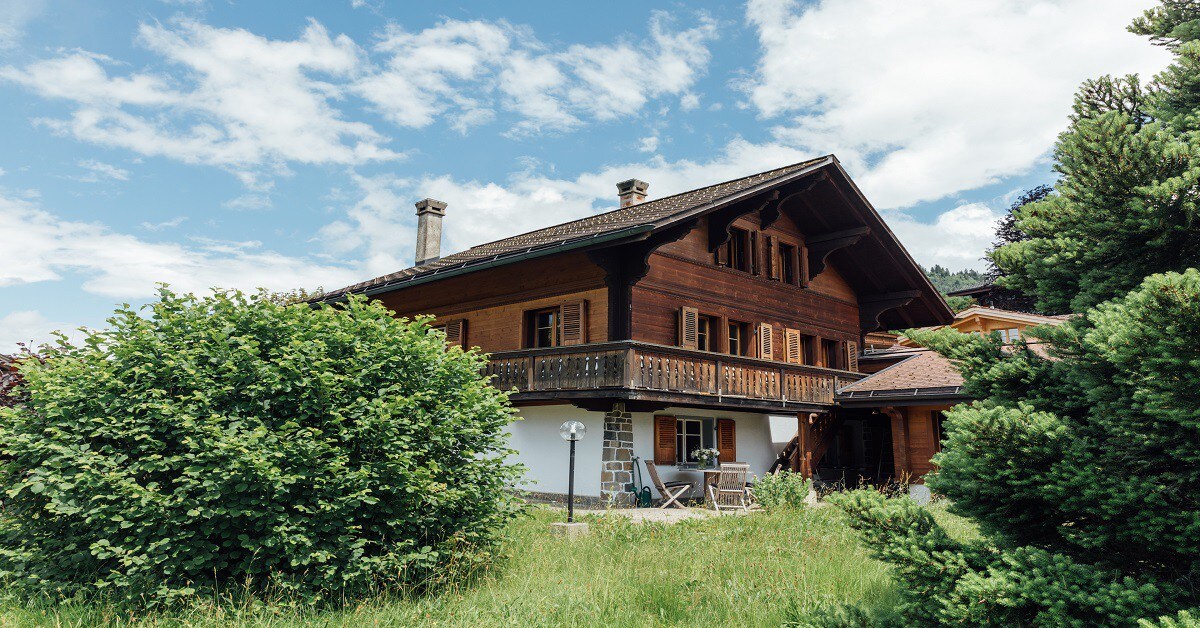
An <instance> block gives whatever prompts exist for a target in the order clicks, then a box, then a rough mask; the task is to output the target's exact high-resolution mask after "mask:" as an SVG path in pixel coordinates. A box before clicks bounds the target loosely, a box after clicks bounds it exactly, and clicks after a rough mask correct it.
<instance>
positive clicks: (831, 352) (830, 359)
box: [821, 340, 842, 369]
mask: <svg viewBox="0 0 1200 628" xmlns="http://www.w3.org/2000/svg"><path fill="white" fill-rule="evenodd" d="M841 357H842V352H841V350H840V347H838V341H836V340H822V341H821V362H822V363H821V366H824V367H825V368H830V369H837V368H842V365H841Z"/></svg>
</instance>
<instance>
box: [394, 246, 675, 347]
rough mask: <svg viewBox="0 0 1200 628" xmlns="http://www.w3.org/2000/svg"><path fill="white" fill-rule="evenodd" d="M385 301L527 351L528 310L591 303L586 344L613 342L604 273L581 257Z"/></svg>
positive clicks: (471, 337) (476, 340) (481, 342)
mask: <svg viewBox="0 0 1200 628" xmlns="http://www.w3.org/2000/svg"><path fill="white" fill-rule="evenodd" d="M380 301H381V302H382V303H383V304H384V305H386V306H388V307H389V308H391V309H392V310H393V311H395V312H396V314H397V315H398V316H409V317H412V316H416V315H419V314H429V315H432V316H436V317H437V318H438V322H444V321H449V320H455V319H461V320H466V321H467V328H468V329H469V332H468V337H467V343H468V344H469V345H471V346H478V347H480V348H481V349H483V350H484V351H487V352H495V351H511V350H514V349H520V348H522V345H523V338H522V327H523V324H524V323H523V313H524V312H526V311H527V310H532V309H538V308H544V307H553V306H561V305H567V304H571V303H578V302H579V301H586V302H587V305H586V306H585V307H586V310H585V312H586V316H585V317H584V320H585V322H586V325H587V327H586V333H585V334H584V338H585V340H584V342H604V341H606V340H608V290H607V288H605V287H604V273H603V271H601V270H600V268H598V267H597V266H596V265H595V264H592V263H591V262H590V261H588V259H587V257H586V256H585V255H584V254H582V253H571V254H565V255H558V256H554V257H548V258H544V259H537V260H530V261H527V262H520V263H516V264H510V265H507V266H502V267H499V268H493V269H487V270H481V271H477V272H474V273H470V274H467V275H463V276H459V277H450V278H447V279H443V280H440V281H436V282H432V283H428V284H423V285H419V286H413V287H411V288H406V289H403V290H398V291H396V292H390V293H387V294H384V295H381V296H380ZM668 344H673V343H668Z"/></svg>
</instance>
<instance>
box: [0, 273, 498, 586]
mask: <svg viewBox="0 0 1200 628" xmlns="http://www.w3.org/2000/svg"><path fill="white" fill-rule="evenodd" d="M145 314H146V315H145V316H140V315H139V313H138V312H136V311H134V310H133V309H130V308H129V307H127V306H126V307H123V308H122V309H119V310H117V312H116V313H115V315H114V316H113V317H112V318H110V319H109V325H110V326H109V328H108V329H106V330H103V331H98V332H93V333H91V334H90V335H89V336H88V337H87V338H86V339H85V340H84V341H83V342H82V343H80V344H78V345H70V344H67V343H66V342H65V341H60V346H59V347H58V348H57V349H56V350H55V351H54V352H53V353H52V354H51V355H50V356H49V357H48V359H47V360H46V361H45V362H44V363H38V362H37V361H25V362H23V363H22V364H21V373H22V375H23V376H24V378H25V381H26V383H25V386H26V388H27V392H28V393H29V398H28V400H27V401H26V402H24V403H22V404H18V406H17V407H15V408H11V409H3V410H0V455H2V456H3V458H5V459H6V460H5V462H4V464H3V477H4V482H5V486H6V488H7V492H6V499H5V508H4V511H3V513H2V514H0V575H2V576H3V578H5V579H6V580H7V581H8V582H9V583H10V586H14V587H15V588H16V589H17V590H19V591H22V592H25V593H27V594H33V593H48V594H52V595H68V596H69V595H85V596H86V595H93V594H105V595H108V596H115V597H119V598H125V599H129V600H142V601H150V602H152V603H163V602H172V601H177V600H181V599H184V598H187V597H189V596H192V595H196V594H200V593H203V594H210V593H211V591H212V590H213V588H214V587H217V588H222V589H224V590H228V589H229V588H231V587H236V588H238V589H243V588H245V587H247V586H248V587H249V588H250V589H251V590H253V591H257V592H264V591H270V592H274V593H283V594H286V595H290V596H295V597H299V598H302V599H305V600H319V599H329V598H333V597H341V596H354V595H359V594H362V593H364V592H367V591H374V590H378V589H380V588H385V587H390V586H408V585H421V584H422V583H427V582H429V581H430V578H431V577H433V576H435V575H444V574H445V573H446V570H447V569H448V568H449V567H450V566H451V565H454V566H459V567H461V566H463V565H469V564H470V563H471V562H472V561H474V560H479V559H481V558H482V557H484V556H485V555H486V551H487V550H488V549H489V548H490V547H491V544H492V542H493V539H494V536H495V534H496V532H497V530H498V529H499V528H500V527H501V526H502V525H503V524H504V523H505V522H506V521H507V519H508V518H509V517H510V516H511V514H512V513H513V506H514V503H513V501H512V497H510V493H509V491H507V490H506V489H507V488H508V487H509V486H510V485H511V484H512V483H513V482H514V480H515V478H516V476H517V473H518V470H517V469H516V468H515V467H513V466H511V465H509V464H507V463H506V462H505V461H504V459H503V458H504V456H505V455H506V454H507V450H506V448H505V436H504V427H505V425H506V424H507V423H508V422H509V421H510V420H511V419H512V418H513V413H512V410H511V409H510V407H509V405H508V403H507V399H506V395H505V394H503V393H500V392H497V391H496V390H495V389H493V388H491V387H490V386H488V385H487V382H486V381H485V380H484V379H483V378H482V377H481V376H480V374H479V373H480V367H481V365H482V364H483V358H482V357H481V356H479V355H476V354H474V353H472V352H463V351H461V350H458V349H452V350H449V351H447V350H446V344H445V339H444V337H443V336H442V335H441V334H439V333H437V332H433V331H431V330H430V328H429V327H428V326H427V325H426V323H425V322H424V321H421V320H418V321H408V320H404V319H396V318H393V317H392V316H391V314H390V312H389V311H387V310H386V309H385V308H383V307H382V306H380V305H378V304H368V303H367V302H365V301H362V300H351V301H350V302H349V303H348V304H346V305H345V307H344V308H342V309H334V308H331V307H321V308H318V309H313V308H309V307H307V306H303V305H301V306H291V307H288V306H284V305H281V304H278V303H276V302H274V301H272V300H271V299H269V298H268V297H266V296H258V297H245V296H243V295H241V294H240V293H219V294H217V295H215V296H212V297H205V298H198V297H195V296H192V295H187V296H177V295H175V294H172V293H171V292H169V291H167V290H166V289H165V288H164V289H163V290H162V291H161V295H160V299H159V300H158V301H157V302H155V303H153V304H152V305H150V306H147V311H146V312H145Z"/></svg>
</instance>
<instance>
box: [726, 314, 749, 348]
mask: <svg viewBox="0 0 1200 628" xmlns="http://www.w3.org/2000/svg"><path fill="white" fill-rule="evenodd" d="M728 330H729V344H728V345H726V346H727V347H729V351H728V353H729V355H747V354H748V352H749V349H750V347H749V346H748V345H749V341H750V325H749V324H747V323H741V322H738V321H729V325H728Z"/></svg>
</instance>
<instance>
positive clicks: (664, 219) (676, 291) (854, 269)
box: [322, 156, 952, 501]
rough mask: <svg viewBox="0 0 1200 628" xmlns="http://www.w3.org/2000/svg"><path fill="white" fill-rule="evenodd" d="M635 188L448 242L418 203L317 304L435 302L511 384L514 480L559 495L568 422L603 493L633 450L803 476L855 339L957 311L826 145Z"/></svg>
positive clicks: (462, 339)
mask: <svg viewBox="0 0 1200 628" xmlns="http://www.w3.org/2000/svg"><path fill="white" fill-rule="evenodd" d="M647 191H648V190H647V184H645V183H644V182H641V181H637V180H631V181H626V182H623V183H621V184H619V185H618V192H619V199H620V207H619V208H618V209H616V210H613V211H610V212H607V213H603V214H598V215H595V216H591V217H588V218H584V219H581V220H576V221H573V222H568V223H565V224H561V225H557V226H553V227H549V228H546V229H541V230H538V231H534V232H530V233H526V234H522V235H518V236H514V237H511V238H507V239H504V240H499V241H497V242H492V243H488V244H484V245H480V246H477V247H474V248H471V249H469V250H466V251H463V252H460V253H456V254H453V255H449V256H446V257H441V256H439V252H440V251H439V247H440V230H441V220H442V217H443V216H444V215H445V213H446V205H445V204H444V203H440V202H438V201H433V200H430V199H426V200H425V201H422V202H421V203H418V204H417V208H418V217H419V218H418V232H419V235H418V241H419V244H418V258H419V263H418V265H416V266H414V267H413V268H409V269H406V270H403V271H400V272H397V273H393V274H391V275H386V276H383V277H379V278H376V279H372V280H370V281H366V282H363V283H360V284H356V285H353V286H349V287H346V288H343V289H341V290H337V291H334V292H331V293H328V294H326V295H324V296H323V297H322V300H325V301H336V300H339V299H344V298H345V297H346V295H348V294H352V293H357V294H365V295H367V296H369V297H370V298H373V299H377V300H379V301H381V302H382V303H383V304H385V305H387V306H388V307H389V308H391V309H392V310H394V311H395V313H396V314H397V315H398V316H415V315H418V314H429V315H433V316H435V317H436V320H435V325H436V326H437V327H439V328H441V329H443V330H444V331H445V332H446V335H447V338H448V341H449V342H450V343H452V344H455V345H460V346H462V347H478V348H479V349H480V350H481V351H483V352H486V353H488V354H489V355H490V361H489V364H488V367H487V373H488V375H490V376H491V377H493V379H494V382H495V385H496V386H498V387H500V388H504V389H510V390H513V391H515V392H514V393H513V395H512V397H511V399H512V401H513V403H514V405H515V406H517V407H518V408H519V411H520V415H521V418H522V420H521V421H518V422H516V423H514V424H513V425H512V427H511V431H512V436H511V444H512V446H513V447H514V448H515V449H516V450H517V451H518V452H519V458H520V460H519V461H520V462H522V463H524V464H525V465H526V466H527V467H528V469H529V478H530V481H531V484H529V485H528V486H526V487H525V488H527V489H529V490H531V491H534V492H542V493H554V494H558V493H565V492H566V488H567V486H566V483H567V477H566V476H567V474H566V463H567V457H566V451H567V449H566V447H565V445H564V444H563V443H562V442H561V440H560V439H559V436H558V434H557V428H558V426H559V425H560V424H561V423H562V422H563V421H565V420H567V419H575V420H579V421H582V422H583V423H584V424H585V425H586V426H587V428H588V437H587V438H585V439H584V440H583V441H581V442H580V444H579V449H578V453H577V456H578V457H577V463H576V469H577V471H576V491H577V493H578V494H582V495H590V496H594V497H597V498H599V499H601V500H606V501H620V500H622V499H624V498H626V497H627V496H628V495H629V493H628V492H627V491H628V484H629V483H630V482H631V481H633V479H634V477H633V474H632V471H633V467H634V460H635V459H637V458H640V459H643V460H654V461H655V462H657V463H658V464H659V467H660V471H661V472H662V475H663V476H664V479H666V480H672V479H684V480H689V481H696V482H699V474H698V473H697V472H696V471H695V469H694V465H693V464H692V462H691V460H690V455H691V452H692V451H694V450H695V449H699V448H701V447H704V448H708V447H712V448H716V449H718V450H719V451H720V460H722V461H745V462H748V463H750V465H751V468H752V470H753V471H754V472H756V473H764V472H766V471H768V470H769V469H771V468H772V467H773V466H776V465H777V463H778V464H780V465H788V466H792V467H793V468H796V469H797V470H802V471H805V472H806V473H810V474H811V473H812V472H813V469H814V467H815V466H816V465H817V463H819V461H820V460H821V458H822V455H823V454H824V452H825V450H826V449H827V448H828V446H829V443H830V439H831V438H832V434H833V432H832V431H831V426H832V425H834V424H835V414H834V411H835V407H836V402H835V395H836V393H837V391H838V390H839V389H841V388H844V387H845V386H848V385H850V384H853V383H854V382H856V381H858V380H861V379H863V378H864V377H866V374H865V373H864V372H863V365H862V361H861V355H862V349H863V347H864V346H866V345H865V344H864V339H865V338H866V337H867V336H868V335H869V334H871V333H872V332H876V331H878V330H887V329H901V328H910V327H921V326H930V325H939V324H945V323H948V322H950V320H951V319H952V315H951V312H950V310H949V309H948V308H947V307H946V304H945V302H944V301H943V300H942V298H941V296H940V295H939V294H938V292H937V290H935V289H934V288H933V286H932V285H930V283H929V281H928V280H927V279H926V278H925V276H924V274H923V273H922V272H921V270H920V269H919V268H918V266H917V265H916V263H914V262H913V260H912V258H911V257H910V256H909V254H908V253H907V252H906V251H905V249H904V247H903V246H901V244H900V243H899V242H898V241H897V239H896V237H895V236H894V235H893V234H892V232H891V231H890V230H889V229H888V228H887V226H886V225H885V224H884V223H883V220H882V219H881V218H880V216H879V214H878V213H877V212H876V211H875V210H874V209H873V208H872V207H871V205H870V203H869V202H867V200H866V199H865V198H864V197H863V195H862V194H861V193H860V192H859V191H858V189H857V187H856V186H855V185H854V183H853V182H852V181H851V180H850V178H849V177H848V176H847V174H846V173H845V171H844V170H843V169H842V167H841V166H840V164H839V163H838V161H837V160H836V158H834V157H832V156H827V157H823V158H820V159H814V160H811V161H807V162H803V163H799V164H793V165H790V166H787V167H784V168H779V169H776V170H772V171H769V172H764V173H760V174H756V175H752V176H748V177H744V178H741V179H736V180H733V181H727V182H724V183H719V184H716V185H710V186H707V187H703V188H699V189H696V190H693V191H690V192H685V193H682V194H676V195H674V196H669V197H665V198H662V199H656V200H646V195H647ZM451 213H452V210H451ZM879 437H880V438H890V435H888V434H885V433H882V432H881V434H880V435H879Z"/></svg>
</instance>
